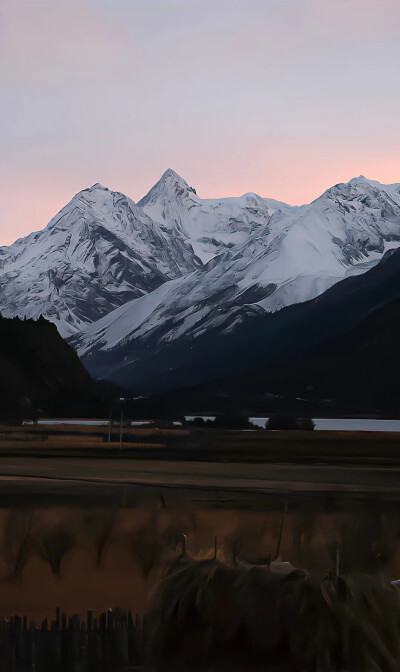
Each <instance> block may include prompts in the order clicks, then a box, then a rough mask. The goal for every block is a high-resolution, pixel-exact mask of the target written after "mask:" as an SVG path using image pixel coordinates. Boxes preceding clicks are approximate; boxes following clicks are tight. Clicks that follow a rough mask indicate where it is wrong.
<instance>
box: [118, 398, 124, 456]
mask: <svg viewBox="0 0 400 672" xmlns="http://www.w3.org/2000/svg"><path fill="white" fill-rule="evenodd" d="M119 400H120V402H121V423H120V427H119V447H120V448H122V446H123V442H122V423H123V420H124V407H123V403H124V401H125V399H124V397H120V399H119Z"/></svg>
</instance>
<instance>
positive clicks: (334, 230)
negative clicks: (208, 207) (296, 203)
mask: <svg viewBox="0 0 400 672" xmlns="http://www.w3.org/2000/svg"><path fill="white" fill-rule="evenodd" d="M156 193H157V194H158V198H159V201H157V200H156V199H155V198H154V193H153V196H151V192H150V195H148V197H146V199H147V200H146V199H145V201H146V202H147V203H148V202H150V201H151V202H152V206H151V207H152V208H153V210H152V215H153V216H154V213H155V210H156V208H157V207H158V208H159V212H165V208H166V199H165V194H164V193H163V192H160V190H157V192H156ZM149 196H150V198H149ZM180 196H181V194H180ZM188 198H189V199H190V200H194V199H195V200H196V202H197V201H198V200H200V199H197V196H196V195H195V194H194V195H193V197H192V196H191V195H190V194H188ZM262 200H263V199H262ZM143 202H144V201H142V202H141V203H142V204H143ZM160 203H161V205H160ZM200 203H201V201H200ZM207 203H208V202H207ZM144 207H146V206H144ZM195 207H197V208H201V205H197V206H195ZM176 211H178V208H176ZM169 212H171V211H169ZM190 212H191V210H190V209H189V213H190ZM179 217H180V219H179V220H178V217H177V216H174V223H175V224H176V225H177V226H179V229H180V231H182V232H183V233H184V235H188V234H190V232H191V229H190V228H189V227H188V226H187V225H186V223H185V220H184V207H182V206H179ZM169 221H171V220H169ZM195 221H196V220H195ZM197 221H198V218H197ZM192 222H193V219H192V216H190V217H189V225H190V226H192ZM185 226H186V227H187V228H185ZM188 239H190V235H188ZM399 245H400V187H399V185H391V186H388V187H385V186H382V185H379V184H378V183H374V182H369V181H368V180H366V179H365V178H363V177H360V178H356V179H353V180H351V181H350V182H349V183H347V184H338V185H336V186H335V187H332V188H331V189H328V191H326V192H325V193H324V194H323V195H322V196H321V197H320V198H318V199H316V200H315V201H314V202H313V203H311V204H310V205H306V206H301V207H299V208H288V207H287V208H279V209H277V210H275V211H274V212H273V213H272V214H271V215H270V214H269V213H268V214H265V215H264V222H263V224H262V225H261V226H252V227H251V230H250V231H248V232H247V240H246V242H245V243H243V242H240V243H237V244H233V245H231V247H229V249H227V248H225V249H224V250H223V251H222V253H221V254H220V255H219V256H218V257H216V258H214V259H213V260H212V261H210V262H209V263H208V264H206V265H205V266H204V267H203V268H201V269H198V270H196V271H194V272H192V273H190V274H188V275H186V276H184V277H181V278H178V279H176V280H174V281H171V282H168V283H166V284H165V285H163V286H162V287H161V288H159V289H158V290H155V291H154V292H152V293H149V294H147V295H146V296H143V297H140V298H139V299H136V300H133V301H131V302H129V303H127V304H125V305H124V306H122V307H121V308H119V309H117V310H115V311H114V312H113V313H111V314H109V315H108V316H106V317H105V318H103V319H101V320H100V321H98V322H97V323H94V324H92V325H90V326H89V327H88V328H87V329H86V330H85V332H84V333H83V334H81V335H80V336H78V338H77V340H76V341H75V347H77V348H78V352H79V353H80V355H81V356H83V357H87V356H88V355H90V353H93V352H96V351H98V350H110V349H113V348H118V347H119V346H121V347H124V348H125V349H126V344H127V343H128V342H130V341H131V342H132V358H133V359H134V358H135V356H140V353H141V352H142V351H143V348H145V347H146V343H147V344H148V343H152V345H153V347H160V346H162V343H167V342H170V341H173V340H176V339H179V338H181V337H183V336H192V337H196V336H199V335H200V334H203V333H204V332H206V331H208V330H210V329H215V330H217V331H227V330H229V329H232V328H233V327H234V325H235V324H236V323H237V322H239V321H242V320H244V319H246V318H247V317H248V316H249V315H251V314H257V313H259V312H260V311H261V312H262V311H264V310H267V311H275V310H277V309H279V308H282V307H283V306H286V305H290V304H292V303H299V302H302V301H306V300H308V299H311V298H314V297H316V296H318V295H319V294H321V293H322V292H324V291H325V290H326V289H328V288H329V287H331V286H332V285H333V284H335V283H336V282H337V281H339V280H340V279H343V278H344V277H346V276H348V275H353V274H359V273H363V272H365V271H366V270H368V269H369V268H371V267H372V266H373V265H375V264H376V263H377V262H378V261H379V259H380V258H381V257H382V255H383V254H384V252H385V251H386V250H388V249H391V248H396V247H398V246H399ZM86 361H87V363H88V365H89V366H90V362H89V359H87V360H86Z"/></svg>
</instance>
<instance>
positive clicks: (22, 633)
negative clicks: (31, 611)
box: [0, 609, 144, 672]
mask: <svg viewBox="0 0 400 672" xmlns="http://www.w3.org/2000/svg"><path fill="white" fill-rule="evenodd" d="M143 639H144V637H143V621H142V620H141V619H140V618H139V617H138V616H136V617H135V619H133V618H132V614H131V612H128V613H125V612H122V611H119V610H109V611H107V612H104V613H102V614H100V615H99V616H98V617H94V616H93V613H92V612H91V611H88V612H87V617H86V620H81V619H80V617H79V616H78V615H77V614H74V615H73V616H71V617H70V618H68V619H67V617H66V616H65V614H61V612H60V609H57V610H56V618H55V619H54V620H51V621H48V619H45V620H44V621H43V623H42V625H41V627H37V626H36V625H35V624H34V623H33V622H29V623H28V618H27V617H26V616H23V617H20V616H16V615H14V616H12V617H11V618H10V619H8V620H5V619H4V620H0V670H1V671H2V672H29V671H30V670H35V672H114V671H118V670H121V671H122V670H124V671H127V670H130V671H133V670H141V669H142V663H143Z"/></svg>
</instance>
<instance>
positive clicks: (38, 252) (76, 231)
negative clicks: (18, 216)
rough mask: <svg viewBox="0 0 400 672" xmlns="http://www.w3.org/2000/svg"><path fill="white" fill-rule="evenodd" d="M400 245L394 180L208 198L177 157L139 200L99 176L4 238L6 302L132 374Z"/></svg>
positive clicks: (1, 301) (2, 304) (1, 283)
mask: <svg viewBox="0 0 400 672" xmlns="http://www.w3.org/2000/svg"><path fill="white" fill-rule="evenodd" d="M399 244H400V185H398V184H395V185H381V184H379V183H377V182H373V181H370V180H367V179H365V178H363V177H359V178H356V179H353V180H351V181H350V182H348V183H346V184H338V185H336V186H334V187H332V188H331V189H329V190H328V191H326V192H325V193H324V194H323V195H322V196H321V197H320V198H318V199H316V200H315V201H314V202H313V203H311V204H309V205H305V206H301V207H291V206H288V205H286V204H283V203H279V202H277V201H273V200H270V199H264V198H261V197H260V196H257V195H256V194H245V195H244V196H241V197H238V198H225V199H201V198H200V197H199V196H198V195H197V194H196V192H195V190H194V189H193V188H191V187H190V186H189V185H188V184H187V183H186V182H185V181H184V180H183V179H182V178H180V177H179V176H178V175H177V174H176V173H174V171H171V170H168V171H166V173H164V175H163V176H162V177H161V179H160V180H159V182H158V183H157V184H156V185H155V186H154V187H153V188H152V189H151V190H150V192H149V193H148V194H147V196H145V197H144V198H143V199H142V200H141V201H139V203H138V204H134V203H133V202H132V201H131V200H130V199H129V198H126V197H125V196H123V195H122V194H118V193H114V192H110V191H108V190H107V189H105V188H104V187H101V186H100V185H94V186H93V187H92V188H91V189H87V190H85V191H83V192H80V193H79V194H77V196H75V197H74V198H73V199H72V201H71V202H70V203H69V204H68V205H67V206H66V207H65V208H64V209H63V210H62V211H61V212H60V213H59V215H57V216H56V217H55V218H54V219H53V220H52V221H51V222H50V224H49V225H48V226H47V228H46V229H44V231H42V232H39V233H35V234H31V235H30V236H28V237H27V238H25V239H21V240H19V241H16V243H14V244H13V245H12V246H10V247H6V248H0V309H1V310H2V312H3V314H4V315H6V316H13V315H20V316H27V317H34V318H37V317H38V316H39V315H41V314H43V315H45V316H46V317H47V318H48V319H50V320H52V321H53V322H55V323H56V325H57V327H58V329H59V331H60V333H61V334H62V335H63V336H64V337H69V338H70V339H71V340H70V342H71V343H72V344H73V346H74V347H75V348H76V349H77V351H78V353H79V355H80V356H81V358H82V359H83V361H84V363H85V365H86V366H87V367H88V368H89V370H90V372H91V373H92V374H93V375H95V376H101V377H107V378H111V379H113V380H117V381H118V382H119V381H120V380H121V379H122V378H123V379H124V381H129V380H130V379H131V378H132V377H135V375H136V373H137V370H138V368H139V369H140V368H141V362H143V361H147V360H148V358H150V357H158V356H159V357H161V359H162V356H163V355H162V353H163V352H164V350H165V349H166V348H167V346H169V345H170V344H177V347H179V344H180V343H181V342H182V343H186V342H188V341H189V340H191V342H192V346H193V347H194V344H196V342H197V341H198V339H199V338H200V337H204V336H206V335H207V334H209V335H212V337H213V338H215V337H216V336H217V335H225V334H230V333H232V332H234V331H235V330H236V329H237V328H238V326H239V325H241V324H244V323H247V322H248V321H249V320H250V321H251V322H253V319H254V318H255V317H257V316H263V315H265V314H266V313H267V312H273V311H276V310H279V309H281V308H282V307H284V306H288V305H291V304H295V303H300V302H303V301H307V300H310V299H313V298H314V297H316V296H319V295H320V294H322V293H323V292H324V291H325V290H327V289H328V288H329V287H331V286H332V285H334V284H335V283H337V282H338V281H340V280H342V279H343V278H346V277H349V276H352V275H359V274H362V273H365V272H366V271H367V270H369V269H370V268H372V267H373V266H374V265H376V264H377V263H378V262H379V260H380V259H381V258H382V256H383V254H384V253H385V251H386V250H388V249H392V248H393V249H394V248H396V247H398V246H399ZM171 366H173V365H171ZM211 373H212V372H211V371H210V372H209V375H211ZM136 382H137V381H136Z"/></svg>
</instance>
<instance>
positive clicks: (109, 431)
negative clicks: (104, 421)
mask: <svg viewBox="0 0 400 672" xmlns="http://www.w3.org/2000/svg"><path fill="white" fill-rule="evenodd" d="M111 424H112V411H111V408H110V419H109V422H108V443H111Z"/></svg>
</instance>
